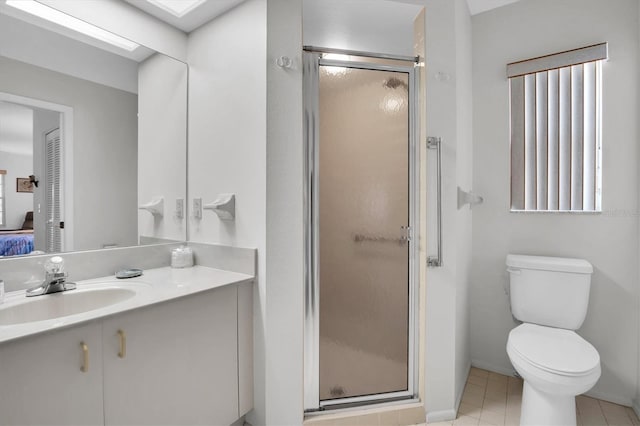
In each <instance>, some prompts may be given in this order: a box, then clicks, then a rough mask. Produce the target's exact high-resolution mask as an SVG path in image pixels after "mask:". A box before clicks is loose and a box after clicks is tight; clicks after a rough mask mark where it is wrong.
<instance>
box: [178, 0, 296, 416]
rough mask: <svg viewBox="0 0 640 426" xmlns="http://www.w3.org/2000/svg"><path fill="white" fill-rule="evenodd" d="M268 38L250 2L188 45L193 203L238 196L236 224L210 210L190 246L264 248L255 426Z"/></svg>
mask: <svg viewBox="0 0 640 426" xmlns="http://www.w3.org/2000/svg"><path fill="white" fill-rule="evenodd" d="M293 20H294V22H295V17H294V18H293ZM266 36H267V4H266V0H249V1H247V2H244V3H242V4H240V5H238V6H237V7H236V8H234V9H231V10H230V11H228V12H226V13H224V14H223V15H221V16H219V17H217V18H215V19H214V20H213V21H211V22H210V23H208V24H205V25H203V26H202V27H200V28H198V29H197V30H195V31H194V32H192V33H191V34H190V35H189V43H188V63H189V124H188V126H189V154H188V156H189V158H188V162H189V198H190V200H189V202H190V203H191V202H192V200H193V198H202V201H203V202H204V203H210V202H212V201H213V200H214V199H215V198H216V197H217V195H218V194H221V193H234V194H235V195H236V218H235V220H234V221H231V222H228V221H221V220H220V219H219V218H218V217H217V216H216V215H215V214H214V213H213V212H211V211H204V212H203V217H202V220H196V219H194V218H190V219H189V220H190V223H189V240H190V241H194V242H207V243H219V244H226V245H231V246H239V247H256V248H257V249H258V278H257V280H256V287H255V289H256V290H255V294H254V308H255V310H254V387H255V391H254V395H255V398H254V400H255V401H254V404H255V410H254V413H253V414H252V415H253V417H252V421H251V423H252V424H256V425H259V424H264V423H265V421H266V415H267V414H266V406H265V404H266V401H265V398H266V393H265V392H266V389H265V386H266V374H267V372H266V368H267V366H266V345H267V341H268V340H267V324H266V310H267V299H266V298H267V287H266V253H265V250H266V220H267V219H266V203H267V200H266V191H267V183H266V178H267V172H266V168H267V166H266V165H267V146H266V137H267V136H266V135H267V109H266V107H267V75H266V71H265V63H266V52H267V41H266ZM283 214H287V213H286V212H285V213H283ZM275 285H277V284H275Z"/></svg>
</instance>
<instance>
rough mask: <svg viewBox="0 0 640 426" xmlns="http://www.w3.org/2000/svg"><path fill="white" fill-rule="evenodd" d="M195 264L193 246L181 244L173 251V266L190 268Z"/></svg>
mask: <svg viewBox="0 0 640 426" xmlns="http://www.w3.org/2000/svg"><path fill="white" fill-rule="evenodd" d="M191 266H193V250H192V249H191V247H186V246H180V247H178V248H175V249H173V250H172V251H171V267H172V268H189V267H191Z"/></svg>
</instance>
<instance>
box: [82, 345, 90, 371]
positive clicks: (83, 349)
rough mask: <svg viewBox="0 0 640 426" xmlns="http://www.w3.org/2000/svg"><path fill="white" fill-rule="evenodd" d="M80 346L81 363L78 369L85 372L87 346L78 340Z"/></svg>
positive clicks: (87, 363) (87, 361)
mask: <svg viewBox="0 0 640 426" xmlns="http://www.w3.org/2000/svg"><path fill="white" fill-rule="evenodd" d="M80 347H81V348H82V365H81V366H80V371H82V372H83V373H86V372H87V371H89V346H87V344H86V343H85V342H80Z"/></svg>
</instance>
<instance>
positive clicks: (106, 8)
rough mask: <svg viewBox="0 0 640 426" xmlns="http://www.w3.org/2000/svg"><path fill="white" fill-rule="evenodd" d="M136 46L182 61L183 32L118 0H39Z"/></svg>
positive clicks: (185, 53) (184, 38) (183, 52)
mask: <svg viewBox="0 0 640 426" xmlns="http://www.w3.org/2000/svg"><path fill="white" fill-rule="evenodd" d="M39 1H40V3H44V4H46V5H47V6H50V7H53V8H55V9H58V10H60V11H61V12H65V13H67V14H69V15H71V16H75V17H76V18H79V19H82V20H83V21H86V22H89V23H91V24H93V25H96V26H98V27H100V28H102V29H105V30H107V31H111V32H113V33H115V34H118V35H119V36H122V37H125V38H127V39H129V40H132V41H135V42H136V43H138V44H141V45H143V46H146V47H148V48H149V49H152V50H155V51H156V52H160V53H163V54H165V55H167V56H171V57H173V58H176V59H178V60H181V61H184V60H185V59H186V57H187V36H186V34H185V33H183V32H182V31H180V30H178V29H177V28H174V27H172V26H170V25H169V24H166V23H164V22H162V21H160V20H159V19H156V18H154V17H153V16H151V15H148V14H147V13H145V12H143V11H142V10H140V9H138V8H136V7H133V6H131V5H129V4H127V3H125V2H123V1H120V0H83V1H77V0H39Z"/></svg>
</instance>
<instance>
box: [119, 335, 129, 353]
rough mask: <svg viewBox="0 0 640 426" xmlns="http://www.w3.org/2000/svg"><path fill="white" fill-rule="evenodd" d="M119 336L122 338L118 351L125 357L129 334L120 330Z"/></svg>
mask: <svg viewBox="0 0 640 426" xmlns="http://www.w3.org/2000/svg"><path fill="white" fill-rule="evenodd" d="M118 337H119V338H120V351H119V352H118V356H119V357H120V358H124V357H125V356H127V336H126V335H125V334H124V331H122V330H118Z"/></svg>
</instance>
